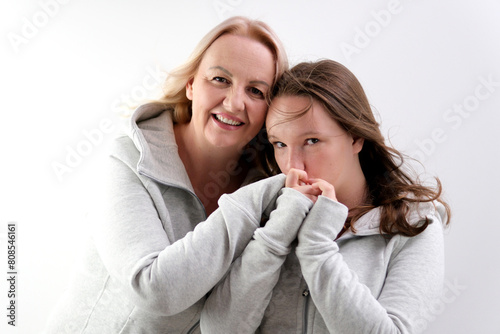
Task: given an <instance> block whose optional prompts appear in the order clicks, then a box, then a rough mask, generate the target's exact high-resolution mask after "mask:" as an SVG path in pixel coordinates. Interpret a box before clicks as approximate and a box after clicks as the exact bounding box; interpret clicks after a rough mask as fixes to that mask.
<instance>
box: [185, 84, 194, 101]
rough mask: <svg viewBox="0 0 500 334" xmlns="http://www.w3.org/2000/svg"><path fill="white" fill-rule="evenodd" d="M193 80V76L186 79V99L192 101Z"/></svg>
mask: <svg viewBox="0 0 500 334" xmlns="http://www.w3.org/2000/svg"><path fill="white" fill-rule="evenodd" d="M193 82H194V78H191V79H189V80H188V82H187V84H186V97H187V98H188V100H190V101H193Z"/></svg>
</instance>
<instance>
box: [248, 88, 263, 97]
mask: <svg viewBox="0 0 500 334" xmlns="http://www.w3.org/2000/svg"><path fill="white" fill-rule="evenodd" d="M250 92H251V93H252V94H253V95H257V96H259V97H262V98H263V97H264V93H262V91H261V90H260V89H257V88H255V87H252V88H250Z"/></svg>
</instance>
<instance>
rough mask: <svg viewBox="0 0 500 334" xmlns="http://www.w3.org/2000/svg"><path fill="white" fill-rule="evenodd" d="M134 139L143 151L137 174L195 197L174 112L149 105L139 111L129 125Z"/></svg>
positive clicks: (136, 111) (162, 107) (156, 105)
mask: <svg viewBox="0 0 500 334" xmlns="http://www.w3.org/2000/svg"><path fill="white" fill-rule="evenodd" d="M129 125H130V127H129V129H130V134H129V135H130V137H131V138H132V140H133V142H134V144H135V146H136V147H137V149H138V150H139V153H140V158H139V162H138V163H137V171H138V172H139V173H140V174H142V175H145V176H148V177H150V178H152V179H154V180H156V181H158V182H160V183H163V184H166V185H169V186H175V187H180V188H186V189H188V190H189V191H191V192H192V193H194V189H193V186H192V185H191V181H190V180H189V177H188V175H187V172H186V168H185V167H184V164H183V163H182V160H181V158H180V157H179V153H178V147H177V143H176V141H175V134H174V125H173V121H172V111H171V110H169V109H167V108H166V107H165V106H164V105H160V104H155V103H149V104H145V105H142V106H140V107H139V108H137V109H136V110H135V111H134V113H133V114H132V117H131V119H130V123H129Z"/></svg>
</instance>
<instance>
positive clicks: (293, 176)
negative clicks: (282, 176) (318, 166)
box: [285, 168, 308, 188]
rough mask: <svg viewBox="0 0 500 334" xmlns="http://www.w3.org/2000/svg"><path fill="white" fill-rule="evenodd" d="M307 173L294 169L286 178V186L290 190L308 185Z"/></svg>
mask: <svg viewBox="0 0 500 334" xmlns="http://www.w3.org/2000/svg"><path fill="white" fill-rule="evenodd" d="M307 179H308V178H307V173H306V171H304V170H300V169H295V168H292V169H290V170H289V171H288V174H287V176H286V181H285V186H286V187H289V188H293V187H297V186H301V185H305V184H307Z"/></svg>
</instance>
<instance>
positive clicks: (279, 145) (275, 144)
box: [273, 141, 286, 148]
mask: <svg viewBox="0 0 500 334" xmlns="http://www.w3.org/2000/svg"><path fill="white" fill-rule="evenodd" d="M273 146H274V147H276V148H283V147H286V145H285V144H284V143H282V142H280V141H276V142H274V143H273Z"/></svg>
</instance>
